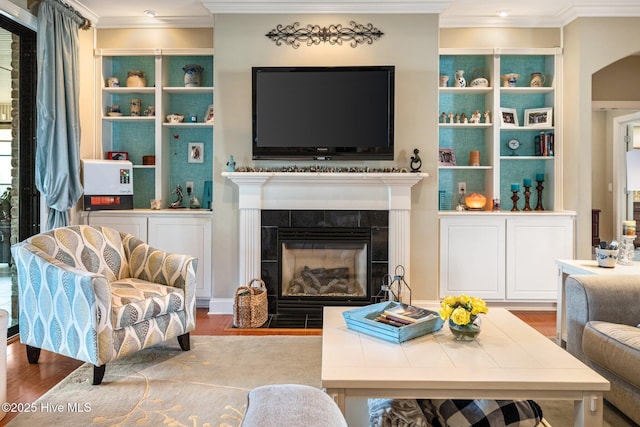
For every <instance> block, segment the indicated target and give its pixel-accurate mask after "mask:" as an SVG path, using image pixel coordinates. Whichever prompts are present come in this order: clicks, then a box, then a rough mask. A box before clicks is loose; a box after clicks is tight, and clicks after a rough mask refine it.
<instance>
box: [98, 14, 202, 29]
mask: <svg viewBox="0 0 640 427" xmlns="http://www.w3.org/2000/svg"><path fill="white" fill-rule="evenodd" d="M93 25H94V27H96V28H100V29H117V28H213V16H212V15H207V16H179V17H178V16H174V17H171V16H168V17H155V18H148V17H140V18H138V17H115V18H109V17H105V18H101V19H100V20H98V21H96V22H94V23H93Z"/></svg>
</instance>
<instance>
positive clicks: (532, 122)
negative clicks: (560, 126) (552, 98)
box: [524, 107, 553, 127]
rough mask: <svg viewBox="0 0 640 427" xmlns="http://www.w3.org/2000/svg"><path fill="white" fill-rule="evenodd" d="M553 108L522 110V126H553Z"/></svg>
mask: <svg viewBox="0 0 640 427" xmlns="http://www.w3.org/2000/svg"><path fill="white" fill-rule="evenodd" d="M552 123H553V108H552V107H545V108H529V109H526V110H524V126H526V127H551V126H553V124H552Z"/></svg>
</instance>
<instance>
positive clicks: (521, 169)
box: [438, 48, 562, 211]
mask: <svg viewBox="0 0 640 427" xmlns="http://www.w3.org/2000/svg"><path fill="white" fill-rule="evenodd" d="M560 55H561V51H560V49H555V48H547V49H441V51H440V74H441V75H447V76H449V81H448V86H447V87H440V88H439V112H440V119H439V148H440V149H444V150H452V152H453V154H454V156H455V157H454V158H455V163H456V164H455V166H453V165H450V164H448V165H441V166H439V171H438V172H439V173H438V189H439V191H440V206H439V210H440V211H447V210H453V209H455V208H456V206H457V205H458V197H459V195H458V183H459V182H465V183H466V187H467V193H471V192H478V193H482V194H484V195H485V196H486V197H487V200H488V207H489V208H491V206H492V203H491V202H492V201H493V200H494V199H499V200H500V204H501V207H502V209H503V210H504V209H507V210H509V209H511V207H512V204H511V196H512V193H511V185H512V184H514V183H515V184H518V185H519V186H520V189H521V190H523V189H522V187H523V184H524V182H523V181H524V179H530V180H531V181H532V185H533V187H535V186H536V185H537V182H536V177H541V176H542V177H544V182H543V184H542V185H543V187H544V191H543V193H542V197H543V200H542V203H543V206H545V209H546V210H552V211H553V210H558V209H561V187H560V186H559V184H558V180H556V177H557V176H561V167H562V165H561V162H560V161H557V160H556V159H558V158H559V157H560V156H561V153H562V140H561V138H562V135H561V132H560V131H559V130H560V129H561V120H562V114H561V107H562V106H561V98H560V95H559V94H560V91H559V90H558V85H559V84H560V83H559V82H561V80H562V79H561V73H562V67H561V61H560ZM458 70H462V71H463V72H464V76H465V78H466V80H467V84H468V85H470V84H472V81H473V78H474V77H475V76H481V77H484V78H486V79H487V80H488V82H489V86H487V87H474V86H467V87H452V85H453V84H454V76H455V73H456V71H458ZM536 72H539V73H542V75H543V76H544V83H543V86H541V87H530V80H531V77H532V76H531V74H532V73H536ZM506 74H518V75H519V78H518V79H517V81H516V83H515V86H513V87H505V86H504V84H503V80H502V78H501V76H503V75H506ZM543 108H544V109H549V110H548V111H549V112H548V114H550V115H551V120H550V124H548V125H539V124H534V123H531V124H528V123H524V120H525V118H526V116H525V112H526V111H527V110H530V111H532V110H535V109H543ZM502 109H508V110H506V111H507V112H511V113H515V118H516V119H517V123H518V125H517V126H508V125H503V123H502ZM475 111H478V112H480V113H481V119H480V123H470V122H468V123H464V122H463V119H460V122H458V120H457V119H456V118H455V117H456V115H457V116H459V117H461V116H462V114H463V113H464V114H465V116H466V118H467V121H469V120H470V118H471V116H472V114H473V113H474V112H475ZM485 112H488V113H489V119H488V120H487V118H486V117H485V115H484V113H485ZM450 113H453V116H454V119H453V123H452V122H451V119H450ZM443 115H444V117H443ZM531 116H532V117H533V114H532V115H531ZM541 132H544V133H545V134H553V137H554V150H553V155H548V156H542V155H536V150H535V148H534V147H535V141H536V137H537V136H540V133H541ZM513 139H517V140H518V141H519V143H520V146H519V148H518V149H516V150H513V149H511V148H509V146H508V142H509V141H511V140H513ZM472 150H476V151H479V152H480V166H470V163H469V153H470V151H472ZM531 190H532V192H533V193H534V194H533V195H532V199H533V200H534V202H535V199H536V197H537V192H536V190H535V189H534V188H532V189H531ZM520 198H521V200H520V201H519V204H518V207H519V209H522V208H524V196H523V195H522V192H521V194H520Z"/></svg>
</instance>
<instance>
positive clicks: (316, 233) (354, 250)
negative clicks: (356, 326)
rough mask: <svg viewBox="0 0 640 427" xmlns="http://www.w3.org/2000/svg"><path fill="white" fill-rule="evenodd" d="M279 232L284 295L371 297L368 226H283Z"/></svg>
mask: <svg viewBox="0 0 640 427" xmlns="http://www.w3.org/2000/svg"><path fill="white" fill-rule="evenodd" d="M278 234H279V235H278V238H279V242H280V257H279V258H280V269H281V278H282V279H281V286H280V293H279V294H280V295H279V296H280V297H281V298H294V299H297V298H310V299H316V298H320V299H325V300H326V299H336V298H342V299H346V300H352V299H362V298H368V295H369V292H368V289H367V284H368V283H369V277H370V273H371V272H370V269H369V264H370V242H371V231H370V230H369V229H365V230H360V229H356V230H353V229H348V230H342V229H339V230H336V229H330V230H327V229H315V230H314V229H286V230H284V229H283V230H281V231H280V232H279V233H278Z"/></svg>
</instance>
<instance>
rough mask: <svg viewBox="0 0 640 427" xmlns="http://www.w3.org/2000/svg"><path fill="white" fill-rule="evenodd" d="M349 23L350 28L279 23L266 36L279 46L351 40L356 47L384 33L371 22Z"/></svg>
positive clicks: (332, 43) (338, 43) (372, 40)
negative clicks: (301, 26) (364, 23)
mask: <svg viewBox="0 0 640 427" xmlns="http://www.w3.org/2000/svg"><path fill="white" fill-rule="evenodd" d="M349 25H350V28H347V27H343V26H342V25H341V24H337V25H329V26H328V27H321V26H320V25H313V24H309V25H307V26H306V27H303V28H300V27H299V26H300V23H299V22H294V23H293V24H290V25H281V24H278V25H277V26H276V28H274V29H273V30H271V31H269V32H268V33H267V34H265V36H267V37H268V38H270V39H271V40H273V41H274V42H275V43H276V45H278V46H280V45H281V44H282V43H284V44H287V45H290V46H291V47H293V48H294V49H297V48H298V47H300V42H302V43H306V44H307V46H312V45H318V44H320V43H321V42H322V43H329V44H331V45H336V44H337V45H338V46H342V43H343V42H350V43H349V44H350V45H351V47H356V46H358V45H359V44H365V43H366V44H372V43H373V42H374V41H375V40H378V39H379V38H380V37H382V35H383V34H384V33H383V32H382V31H380V30H378V29H377V28H376V27H374V26H373V24H371V23H369V24H366V25H362V24H358V23H356V22H355V21H350V22H349Z"/></svg>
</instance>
